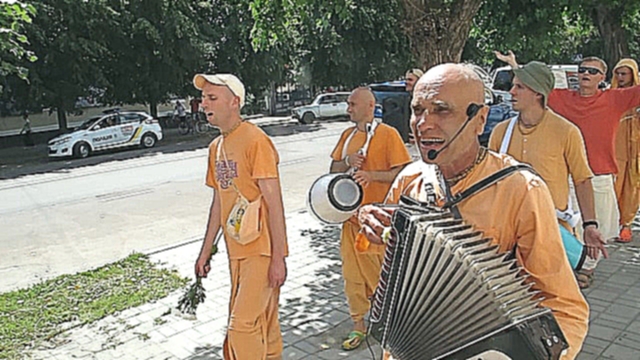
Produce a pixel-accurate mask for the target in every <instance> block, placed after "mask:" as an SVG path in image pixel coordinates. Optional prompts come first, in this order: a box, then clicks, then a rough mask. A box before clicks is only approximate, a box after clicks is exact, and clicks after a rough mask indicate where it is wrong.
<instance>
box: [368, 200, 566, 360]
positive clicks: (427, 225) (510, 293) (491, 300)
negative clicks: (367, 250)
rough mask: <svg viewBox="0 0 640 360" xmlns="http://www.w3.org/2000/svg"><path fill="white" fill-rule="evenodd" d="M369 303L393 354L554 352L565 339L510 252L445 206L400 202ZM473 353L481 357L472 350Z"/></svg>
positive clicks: (404, 358)
mask: <svg viewBox="0 0 640 360" xmlns="http://www.w3.org/2000/svg"><path fill="white" fill-rule="evenodd" d="M393 227H394V231H395V236H394V237H393V239H392V240H391V241H390V242H389V244H388V245H387V249H386V253H385V259H384V262H383V265H382V271H381V275H380V283H379V285H378V288H377V289H376V291H375V293H374V296H373V299H372V306H371V323H370V329H369V331H370V333H371V335H372V336H373V337H375V338H376V339H378V340H379V341H380V342H381V344H382V347H383V348H385V349H386V350H388V351H389V352H390V353H391V354H392V355H393V356H394V358H395V359H400V360H412V359H468V358H473V356H474V355H476V354H479V353H482V352H483V351H487V350H498V351H500V352H502V353H504V354H506V355H508V356H509V357H511V358H513V359H552V358H558V357H559V355H560V352H561V351H562V350H563V349H566V341H565V339H564V336H563V335H562V332H561V331H560V328H559V327H558V325H557V323H556V321H555V319H554V318H553V315H552V314H551V311H550V310H549V309H546V308H542V307H539V303H540V301H541V298H540V296H537V295H538V293H537V292H536V291H533V290H532V289H531V285H532V284H531V282H527V281H525V280H526V275H524V272H523V271H522V269H521V268H518V267H517V266H516V263H515V260H513V259H509V254H508V253H507V254H505V253H502V254H500V253H498V246H497V245H491V239H489V238H485V237H483V235H482V233H481V232H478V231H475V230H474V229H473V227H472V226H470V225H467V224H465V223H464V221H462V220H457V219H454V217H453V215H452V214H451V213H450V212H448V211H442V210H439V209H430V208H422V207H420V208H414V207H409V206H401V207H400V209H398V210H397V211H396V212H395V214H394V219H393ZM474 359H480V358H479V357H475V358H474Z"/></svg>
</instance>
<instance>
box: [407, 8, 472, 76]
mask: <svg viewBox="0 0 640 360" xmlns="http://www.w3.org/2000/svg"><path fill="white" fill-rule="evenodd" d="M402 5H403V8H404V12H405V21H404V30H405V33H406V34H407V36H408V37H409V40H410V42H411V51H412V53H413V55H414V56H415V57H416V58H417V59H418V60H419V61H420V63H421V64H422V67H423V69H425V70H427V69H429V68H431V67H433V66H434V65H438V64H442V63H446V62H459V61H460V59H461V58H462V51H463V50H464V44H465V43H466V42H467V38H468V37H469V31H470V30H471V25H472V24H473V18H474V16H475V15H476V13H477V12H478V10H479V9H480V6H481V5H482V0H453V1H451V4H449V5H446V6H445V5H444V4H443V2H442V1H437V0H402Z"/></svg>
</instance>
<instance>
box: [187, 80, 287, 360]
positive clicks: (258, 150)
mask: <svg viewBox="0 0 640 360" xmlns="http://www.w3.org/2000/svg"><path fill="white" fill-rule="evenodd" d="M193 83H194V85H195V87H196V88H197V89H199V90H202V108H203V110H204V113H205V114H206V116H207V120H208V121H209V123H210V124H211V125H213V126H215V127H218V128H219V129H220V131H221V132H222V136H219V137H218V138H216V139H215V140H214V141H213V142H212V143H211V145H210V146H209V167H208V170H207V180H206V184H207V185H208V186H210V187H212V188H213V189H214V196H213V201H212V203H211V209H210V212H209V221H208V224H207V230H206V233H205V237H204V242H203V244H202V249H201V251H200V256H199V257H198V260H197V261H196V264H195V272H196V275H197V276H201V277H206V276H207V273H208V272H209V270H210V269H211V267H210V265H209V257H210V255H209V254H211V248H212V246H213V243H214V240H215V238H216V234H217V233H218V230H219V229H220V227H221V226H223V233H224V237H225V242H226V245H227V251H228V253H229V268H230V273H231V299H230V303H229V323H228V326H227V337H226V339H225V341H224V348H223V351H224V358H225V359H226V360H244V359H281V358H282V335H281V333H280V323H279V321H278V298H279V295H280V286H281V285H282V284H283V283H284V281H285V278H286V271H287V270H286V264H285V257H286V256H287V252H288V250H287V237H286V229H285V222H284V209H283V205H282V193H281V190H280V179H279V174H278V162H279V157H278V152H277V151H276V149H275V147H274V146H273V143H272V142H271V140H270V139H269V137H268V136H267V135H266V134H265V133H264V132H263V131H262V130H260V129H259V128H258V127H257V126H255V125H253V124H251V123H247V122H243V121H242V118H241V117H240V109H241V108H242V106H243V105H244V97H245V90H244V85H243V84H242V82H240V80H238V78H237V77H235V76H234V75H231V74H215V75H207V74H198V75H196V76H195V77H194V79H193ZM242 200H245V202H249V203H253V204H256V203H255V202H256V201H259V206H260V207H261V208H262V209H261V210H260V211H259V212H258V213H259V216H257V217H258V218H259V219H258V221H257V224H258V225H257V226H256V228H257V235H255V232H254V235H252V236H251V238H247V237H244V235H243V232H242V231H239V232H237V233H236V231H234V229H235V226H239V225H240V224H242V223H241V222H232V223H231V225H230V223H229V220H230V219H229V218H230V214H231V213H232V212H234V213H235V214H236V216H232V218H233V219H234V220H235V219H238V218H242V219H243V220H242V221H244V219H245V218H243V217H242V214H247V213H248V212H249V211H244V210H243V211H236V209H237V208H238V206H239V204H242ZM249 206H250V205H249ZM247 222H248V221H247ZM245 224H247V223H245Z"/></svg>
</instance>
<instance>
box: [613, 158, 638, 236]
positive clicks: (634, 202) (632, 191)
mask: <svg viewBox="0 0 640 360" xmlns="http://www.w3.org/2000/svg"><path fill="white" fill-rule="evenodd" d="M629 164H630V163H629V162H628V161H624V162H622V161H619V162H618V166H619V168H620V171H618V177H617V178H616V186H615V187H616V197H617V198H618V209H619V210H620V225H626V226H630V225H631V223H632V222H633V219H635V217H636V213H637V212H638V205H639V202H640V191H638V187H637V186H635V185H634V184H632V182H631V177H630V176H629Z"/></svg>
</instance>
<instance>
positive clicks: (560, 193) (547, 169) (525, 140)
mask: <svg viewBox="0 0 640 360" xmlns="http://www.w3.org/2000/svg"><path fill="white" fill-rule="evenodd" d="M508 126H509V121H504V122H501V123H500V124H498V125H496V127H495V128H493V131H492V132H491V138H490V139H489V149H491V150H493V151H499V149H500V146H501V145H502V141H503V139H504V135H505V133H506V132H507V127H508ZM507 154H508V155H511V156H513V157H514V158H515V159H516V160H518V161H520V162H523V163H527V164H529V165H531V166H532V167H533V168H534V170H535V171H536V172H537V173H538V174H540V176H541V177H542V179H544V181H545V182H546V183H547V187H548V188H549V191H550V192H551V198H552V199H553V203H554V204H555V206H556V209H558V210H561V211H564V210H566V209H567V205H568V200H569V175H571V177H572V178H573V182H574V183H575V184H579V183H581V182H583V181H585V180H588V179H590V178H592V177H593V173H591V169H590V168H589V163H588V162H587V155H586V153H585V148H584V142H583V140H582V134H580V130H579V129H578V128H577V127H576V126H575V125H574V124H572V123H571V122H569V121H567V120H566V119H564V118H562V117H560V116H558V115H557V114H556V113H554V112H553V111H550V110H547V111H545V113H544V116H543V118H542V121H540V123H539V124H538V125H536V127H535V128H533V130H529V132H524V133H523V132H522V130H521V129H520V127H519V126H518V124H516V125H515V126H514V129H513V133H512V135H511V141H510V142H509V147H508V148H507ZM574 210H575V209H574Z"/></svg>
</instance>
